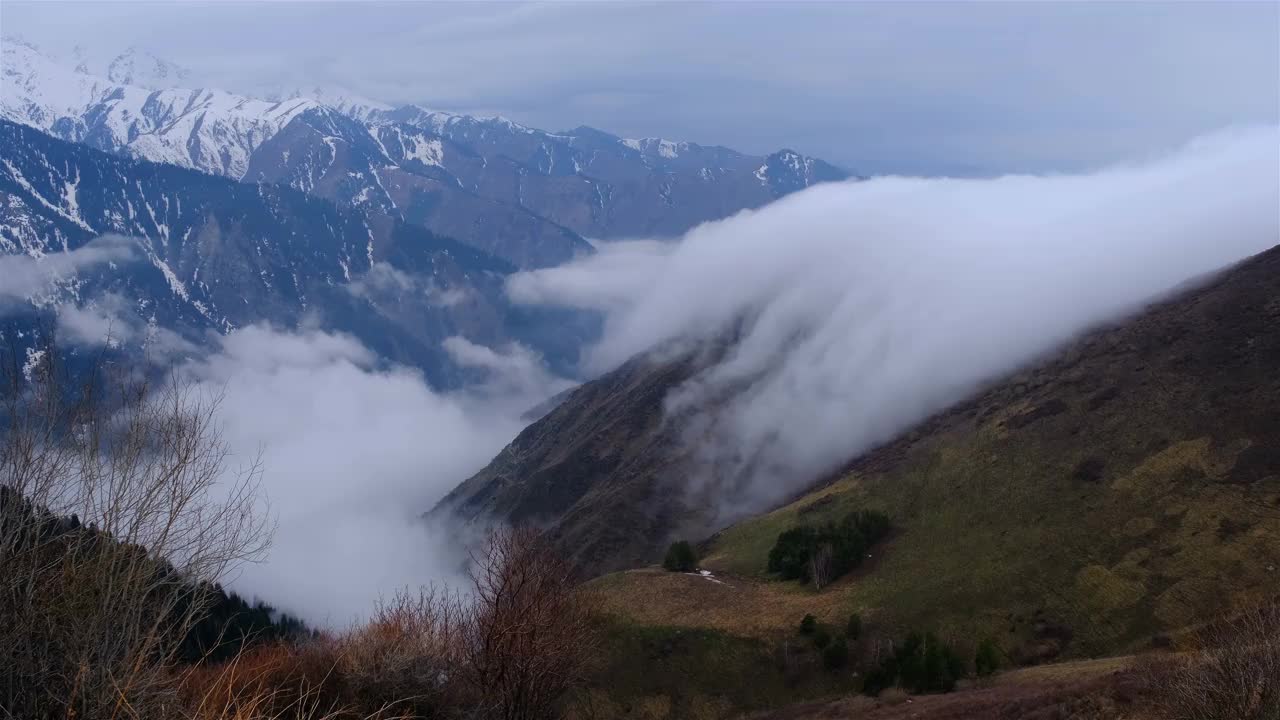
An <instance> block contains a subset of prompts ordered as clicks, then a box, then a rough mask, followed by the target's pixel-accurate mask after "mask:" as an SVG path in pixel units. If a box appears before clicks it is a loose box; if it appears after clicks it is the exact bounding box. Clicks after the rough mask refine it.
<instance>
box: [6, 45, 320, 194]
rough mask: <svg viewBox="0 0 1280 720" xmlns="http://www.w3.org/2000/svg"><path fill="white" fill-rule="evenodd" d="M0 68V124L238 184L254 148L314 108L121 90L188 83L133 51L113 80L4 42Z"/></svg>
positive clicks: (116, 63)
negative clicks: (174, 81) (165, 81)
mask: <svg viewBox="0 0 1280 720" xmlns="http://www.w3.org/2000/svg"><path fill="white" fill-rule="evenodd" d="M84 65H85V63H84V62H81V66H84ZM2 67H3V80H4V82H3V88H2V90H0V116H3V117H6V118H8V119H10V120H13V121H15V122H19V123H22V124H24V125H30V126H33V127H36V128H39V129H41V130H44V131H54V132H55V134H57V135H59V136H61V137H63V138H64V139H67V140H75V141H80V142H85V143H87V144H89V145H92V146H94V147H97V148H98V149H101V150H106V151H108V152H117V153H123V154H126V155H130V156H133V157H140V158H144V159H147V160H152V161H155V162H166V163H170V164H173V165H179V166H182V167H189V168H194V169H197V170H201V171H204V172H209V173H213V174H216V175H224V176H227V177H233V178H237V179H238V178H240V177H242V176H243V174H244V171H245V169H246V167H247V166H248V162H249V155H250V154H251V153H252V152H253V151H254V150H255V149H256V148H257V147H258V145H260V144H262V143H263V142H265V141H266V140H267V139H268V138H270V137H271V136H273V135H274V134H275V133H276V132H278V131H279V130H280V128H282V127H284V126H285V125H286V124H288V122H289V121H290V120H292V119H293V118H294V117H295V116H297V115H298V114H300V113H302V112H305V111H307V110H309V109H311V108H315V107H320V104H319V103H317V102H316V101H314V100H307V99H302V98H299V99H294V100H286V101H278V102H273V101H269V100H256V99H253V98H248V97H245V96H243V95H236V94H233V93H229V92H225V91H222V90H191V89H180V88H164V89H150V88H147V87H143V86H139V85H134V84H129V83H125V82H121V80H126V79H128V80H141V81H144V82H151V83H154V82H157V81H159V80H161V79H181V78H183V77H186V75H185V74H184V73H185V71H184V70H181V69H180V68H178V67H177V66H175V65H172V64H170V63H166V62H165V61H163V60H159V59H158V58H155V57H154V56H152V55H150V54H148V53H146V52H145V51H139V50H137V49H130V50H129V51H126V52H125V53H123V54H121V55H119V56H117V57H116V58H115V59H114V60H113V61H112V62H111V63H110V67H109V71H110V72H112V73H113V77H114V78H115V79H114V80H113V79H111V78H104V77H99V76H95V75H90V74H86V73H85V72H83V71H80V72H77V71H74V70H70V69H67V68H66V67H65V66H63V65H62V64H60V63H58V62H56V61H54V60H52V59H51V58H49V57H48V56H46V55H43V54H41V53H40V52H39V51H38V50H36V49H35V48H34V47H33V46H31V45H30V44H29V43H22V42H12V43H11V42H8V41H7V40H6V42H5V44H4V52H3V64H2ZM59 121H62V122H59ZM55 125H56V126H57V127H56V128H55Z"/></svg>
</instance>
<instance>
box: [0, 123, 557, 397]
mask: <svg viewBox="0 0 1280 720" xmlns="http://www.w3.org/2000/svg"><path fill="white" fill-rule="evenodd" d="M108 233H111V234H117V235H122V236H125V237H127V238H131V241H130V242H131V248H130V252H129V254H130V255H131V256H132V262H127V263H126V262H125V261H124V260H121V259H117V260H119V261H118V262H113V263H112V264H111V265H107V264H102V265H100V266H97V267H92V268H84V269H82V270H81V271H80V272H79V273H77V274H75V275H74V276H73V277H67V278H62V279H61V281H60V282H59V283H58V284H57V285H56V287H51V288H50V289H49V290H48V291H47V292H46V293H43V294H41V295H40V296H39V297H32V298H29V300H30V302H31V304H32V305H33V306H41V307H48V306H53V305H57V304H60V303H66V302H72V303H79V302H87V303H99V304H101V303H102V302H104V298H106V297H107V296H115V297H117V298H123V299H125V300H127V301H128V302H127V303H125V305H126V307H130V308H137V310H136V312H138V313H141V315H142V318H141V319H143V320H148V321H153V322H154V323H156V324H157V325H159V326H160V327H164V328H168V329H172V330H174V331H176V332H178V333H179V334H181V335H185V336H187V337H189V338H193V339H199V338H200V337H201V335H202V334H203V333H204V332H205V331H208V330H214V331H218V332H226V331H228V330H230V329H233V328H235V327H242V326H245V325H248V324H251V323H257V322H268V323H274V324H277V325H279V326H282V327H292V326H295V325H297V324H298V323H299V322H301V320H302V319H303V317H304V316H307V315H314V316H315V317H317V318H319V319H320V320H322V321H323V322H325V323H327V324H329V325H330V326H331V327H332V328H333V329H337V330H345V331H348V332H351V333H353V334H355V335H356V336H357V337H359V338H360V339H361V340H363V341H364V342H365V343H366V344H368V345H369V346H370V347H371V348H372V349H374V350H376V351H378V352H380V353H381V354H384V355H385V356H387V357H388V358H390V359H392V360H395V361H399V362H406V363H410V364H413V365H418V366H419V367H423V368H424V369H426V370H427V372H428V376H429V377H430V378H431V379H432V380H433V381H435V382H438V383H440V384H442V385H451V384H454V383H455V382H457V381H458V380H459V376H458V373H459V369H458V368H456V367H454V366H453V364H452V363H451V361H450V359H449V357H448V356H447V354H446V353H445V351H444V350H443V349H442V348H441V347H440V342H441V341H442V340H443V339H445V338H446V337H450V336H452V335H460V336H463V337H466V338H468V339H469V340H471V341H473V342H477V343H481V344H486V345H490V346H493V345H497V344H501V343H502V342H505V341H507V340H510V339H512V338H513V337H515V336H519V337H521V338H522V339H528V340H531V341H533V342H535V343H536V337H532V338H530V337H527V336H526V335H523V334H522V333H524V332H525V330H526V329H528V328H531V327H533V326H534V324H533V321H531V320H530V319H529V318H528V317H527V316H528V315H529V313H528V312H527V311H523V312H521V313H517V314H512V313H511V309H510V308H509V305H508V303H507V300H506V298H505V295H504V293H503V283H504V281H505V278H506V276H507V275H508V274H509V273H510V272H512V271H513V270H514V268H512V267H511V266H510V265H509V264H507V263H504V262H502V261H500V260H498V259H496V258H493V257H490V256H488V255H485V254H483V253H481V252H479V251H477V250H474V249H472V248H470V247H468V246H466V245H463V244H461V243H459V242H456V241H454V240H451V239H449V238H443V237H439V236H436V235H433V234H431V233H430V232H428V231H426V230H424V229H422V228H419V227H414V226H412V225H407V224H405V223H401V222H395V221H392V220H391V219H389V218H385V217H368V216H366V215H364V214H361V213H358V212H343V211H341V210H339V209H338V208H335V207H334V206H333V205H332V204H330V203H328V202H325V201H323V200H321V199H319V198H316V197H313V196H309V195H306V194H304V193H301V192H298V191H295V190H291V189H289V188H285V187H281V186H274V185H256V184H255V185H250V184H245V183H239V182H235V181H232V180H227V179H225V178H219V177H214V176H211V175H206V174H203V173H198V172H194V171H191V170H185V169H182V168H178V167H174V166H171V165H162V164H156V163H149V162H141V161H136V160H128V159H124V158H119V157H115V156H112V155H107V154H104V153H102V152H99V151H96V150H93V149H90V148H88V147H86V146H84V145H80V144H75V143H67V142H63V141H61V140H57V139H54V138H52V137H49V136H48V135H44V134H43V133H40V132H37V131H35V130H33V129H31V128H29V127H25V126H22V125H17V124H13V123H9V122H5V121H0V252H3V253H5V254H22V255H25V256H28V257H31V258H42V257H46V256H53V257H55V258H56V257H58V256H60V255H61V254H63V253H71V252H74V251H76V250H78V249H81V248H83V247H85V245H86V244H88V243H89V242H91V241H92V240H94V239H95V238H97V237H99V236H101V235H104V234H108ZM131 312H133V311H131ZM535 319H536V318H535ZM517 323H519V324H522V325H523V327H515V325H516V324H517ZM557 342H558V341H557Z"/></svg>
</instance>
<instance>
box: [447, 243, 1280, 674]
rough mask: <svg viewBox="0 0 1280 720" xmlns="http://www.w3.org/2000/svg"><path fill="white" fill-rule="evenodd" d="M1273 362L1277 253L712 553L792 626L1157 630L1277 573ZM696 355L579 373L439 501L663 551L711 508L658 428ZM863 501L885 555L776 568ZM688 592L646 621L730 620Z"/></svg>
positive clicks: (1278, 331) (1096, 636) (675, 424)
mask: <svg viewBox="0 0 1280 720" xmlns="http://www.w3.org/2000/svg"><path fill="white" fill-rule="evenodd" d="M1278 363H1280V249H1273V250H1270V251H1268V252H1266V253H1263V254H1261V255H1259V256H1257V257H1255V258H1252V259H1250V260H1247V261H1245V262H1244V263H1241V264H1240V265H1239V266H1237V267H1235V268H1232V269H1230V270H1228V271H1226V272H1224V273H1223V274H1221V275H1220V276H1219V277H1216V278H1214V279H1212V280H1209V281H1208V282H1207V284H1204V285H1203V286H1200V287H1197V288H1195V289H1191V290H1188V291H1186V292H1184V293H1182V294H1180V295H1179V296H1177V297H1175V298H1174V299H1171V300H1168V301H1165V302H1161V303H1158V304H1156V305H1153V306H1151V307H1150V308H1148V309H1147V310H1146V311H1144V312H1142V313H1141V314H1139V315H1137V316H1135V317H1132V318H1130V319H1128V320H1125V321H1122V322H1119V323H1117V324H1116V325H1115V326H1113V327H1109V328H1105V329H1100V330H1097V331H1095V332H1092V333H1090V334H1088V335H1086V336H1084V337H1083V338H1081V339H1080V340H1078V341H1077V342H1074V343H1072V344H1071V345H1070V346H1069V347H1067V348H1066V349H1065V350H1063V351H1062V352H1060V353H1058V354H1057V355H1056V356H1055V358H1054V359H1052V360H1049V361H1047V362H1045V363H1043V364H1040V365H1038V366H1036V367H1033V368H1030V369H1027V370H1025V371H1023V372H1020V373H1018V374H1016V375H1015V376H1013V377H1010V378H1007V379H1006V380H1003V381H1001V382H999V383H997V384H995V385H993V386H992V387H991V388H990V389H989V390H987V391H985V392H983V393H981V394H980V395H979V396H977V397H976V398H974V399H973V400H971V401H968V402H966V403H962V404H961V405H959V406H956V407H954V408H953V409H951V410H948V411H946V412H943V413H941V414H939V415H937V416H935V417H933V418H931V419H930V420H928V421H926V422H924V423H921V424H920V425H919V426H917V427H916V428H915V429H914V430H912V431H910V432H908V433H907V434H905V435H904V436H902V437H900V438H899V439H898V440H896V441H894V442H891V443H889V444H887V445H885V446H883V447H880V448H878V449H876V450H874V451H871V452H868V453H866V454H864V455H862V456H861V457H859V458H857V459H855V460H853V461H852V462H851V463H850V464H849V466H848V467H847V468H846V470H844V471H842V472H839V473H836V474H835V475H833V476H832V477H831V478H829V479H828V480H827V481H825V482H824V483H821V484H820V485H819V486H817V487H815V489H814V490H812V491H811V492H808V493H805V494H804V495H802V496H801V497H799V498H798V499H796V500H795V501H794V502H792V503H790V504H788V505H786V506H785V507H783V508H780V509H778V510H776V511H774V512H772V513H768V514H766V515H762V516H758V517H755V518H751V519H748V520H746V521H743V522H741V523H738V524H737V525H734V526H732V527H730V528H727V529H725V530H724V531H723V532H721V533H719V534H717V535H716V536H715V537H714V538H713V539H712V540H711V541H710V542H709V543H708V544H707V545H706V546H705V548H704V549H705V550H706V553H707V555H706V557H705V559H704V565H705V566H707V567H710V568H712V569H714V570H717V571H722V572H726V573H729V574H730V576H732V577H739V578H744V579H745V581H747V582H750V583H752V584H760V587H761V588H762V590H761V592H762V593H763V595H762V597H764V598H765V600H763V601H762V602H763V604H762V605H760V606H759V607H753V608H744V610H743V612H742V613H738V614H735V615H734V616H733V617H734V618H737V617H738V616H741V617H742V618H745V619H742V620H741V622H743V623H751V624H756V623H760V622H763V624H764V626H765V627H772V628H775V629H776V630H777V631H779V632H780V631H784V629H786V628H789V627H791V625H792V624H793V623H794V622H795V620H796V618H795V617H791V615H790V614H785V613H784V614H783V615H778V616H776V617H775V616H772V615H770V614H769V613H770V612H776V611H777V608H780V607H790V608H792V609H794V610H797V611H798V610H803V608H804V607H805V606H806V605H811V606H812V607H813V608H814V611H815V612H818V611H819V610H823V611H824V612H829V613H830V614H831V616H832V617H831V619H832V620H833V621H835V620H838V618H839V616H840V614H841V613H844V614H846V615H847V613H848V612H849V611H852V610H862V611H865V613H866V614H867V616H868V617H869V618H871V619H872V620H873V622H875V623H879V624H883V625H884V626H886V627H899V628H902V627H914V628H920V627H937V628H942V629H947V630H949V631H954V632H956V633H960V634H962V635H964V636H966V637H980V636H983V635H990V636H992V637H997V638H1000V639H1001V642H1002V645H1003V646H1004V647H1007V648H1010V651H1011V652H1014V653H1016V654H1017V655H1018V657H1019V658H1020V659H1023V660H1035V659H1043V658H1046V657H1052V656H1055V655H1058V654H1068V655H1082V654H1092V653H1102V652H1112V651H1115V650H1117V649H1121V648H1126V647H1131V646H1133V645H1135V644H1141V643H1143V642H1145V641H1146V640H1147V639H1149V638H1151V637H1152V636H1154V635H1157V634H1159V633H1165V632H1171V631H1175V630H1177V629H1179V628H1183V627H1186V626H1188V625H1191V624H1194V623H1195V622H1198V621H1200V620H1202V619H1204V618H1207V617H1211V616H1213V615H1214V614H1216V613H1218V612H1221V611H1223V610H1225V609H1226V608H1228V607H1229V606H1230V604H1231V603H1233V602H1239V601H1244V600H1247V599H1248V598H1250V597H1260V596H1262V595H1263V594H1265V593H1267V592H1271V591H1269V590H1268V588H1270V587H1274V579H1275V573H1276V572H1277V569H1276V568H1280V542H1277V539H1278V538H1280V434H1278V429H1280V410H1278V409H1277V408H1280V379H1278V378H1277V376H1276V374H1275V372H1274V368H1275V367H1277V366H1278ZM702 364H703V363H702V362H699V361H698V359H696V358H694V357H692V356H682V357H681V358H680V359H677V360H675V361H671V360H669V359H668V360H665V361H654V360H645V359H636V360H633V361H631V362H630V363H628V364H627V365H626V366H624V367H623V368H621V369H619V370H618V371H615V372H614V373H611V374H610V375H607V376H605V377H604V378H602V379H601V380H598V381H595V382H593V383H588V384H587V385H586V386H584V387H582V388H579V389H578V390H577V391H575V392H574V393H573V394H572V395H571V396H570V397H569V398H568V399H567V400H566V402H565V403H564V404H563V405H562V406H561V407H559V408H557V409H556V410H555V411H553V412H552V413H550V414H548V415H547V416H546V417H544V418H543V419H542V420H540V421H539V422H537V423H534V424H533V425H532V426H530V428H528V429H527V430H526V431H525V432H524V433H522V434H521V436H520V437H519V438H517V440H516V441H515V442H514V443H512V445H511V446H510V447H508V448H507V449H505V450H504V451H503V452H502V453H501V454H500V455H499V456H498V458H496V459H495V461H494V462H493V463H492V464H491V465H490V466H489V467H487V468H485V469H484V470H483V471H481V472H480V473H479V474H477V475H476V476H475V477H473V478H472V479H470V480H468V481H467V482H466V483H464V484H463V485H462V486H460V487H459V488H458V489H457V490H455V491H454V493H452V494H451V495H450V496H449V497H448V498H447V499H446V501H445V503H444V504H443V505H442V507H441V509H440V511H444V509H445V508H452V509H455V510H460V511H461V512H462V513H463V514H464V515H466V516H469V517H476V518H480V517H483V516H484V514H485V513H493V514H496V515H497V516H499V517H506V518H512V519H517V520H523V519H528V520H537V521H541V522H543V523H544V524H546V525H548V526H549V527H550V528H551V530H552V532H553V533H554V534H555V536H556V537H558V538H560V540H561V542H562V543H563V545H564V548H565V550H566V551H567V552H570V553H572V554H574V555H575V556H576V557H577V558H578V559H579V560H580V561H581V562H583V564H584V565H585V567H586V569H587V571H588V572H591V573H599V572H602V571H607V570H611V569H617V568H620V567H624V566H627V565H635V564H641V563H644V562H654V561H656V560H657V559H658V558H659V557H660V552H661V550H662V548H663V547H664V545H665V543H666V542H668V541H670V540H671V539H673V538H674V537H678V536H680V535H684V534H687V533H688V532H689V528H691V527H694V528H696V527H697V526H698V524H699V523H698V520H699V517H700V510H701V509H702V507H701V505H700V503H699V502H698V501H695V500H691V497H693V496H691V495H689V494H687V493H685V492H684V491H683V490H682V487H683V483H682V482H681V478H682V473H683V472H685V471H687V470H688V469H689V466H688V465H686V464H683V463H686V462H687V461H688V457H686V456H684V455H682V453H684V452H685V451H684V450H682V448H683V447H684V446H683V445H682V444H681V443H678V442H676V440H677V439H678V438H679V437H680V435H679V432H680V430H681V428H680V427H679V419H678V418H677V419H670V418H669V419H667V420H666V421H665V422H664V420H663V413H662V410H661V408H662V402H663V399H664V398H665V397H666V395H667V393H668V392H669V391H670V390H671V389H673V388H675V387H678V386H679V385H680V383H682V382H683V381H684V380H685V379H687V378H689V377H691V376H693V375H694V374H696V372H697V370H698V368H699V367H700V366H701V365H702ZM704 499H705V498H704ZM862 508H872V509H877V510H881V511H883V512H886V513H887V514H888V515H889V517H890V518H891V520H892V522H893V524H894V526H895V528H896V529H895V535H894V538H893V539H892V540H891V541H890V543H889V545H888V546H887V548H886V549H885V550H884V552H883V557H881V558H880V559H879V560H878V561H876V562H875V563H874V567H872V568H870V569H869V570H867V571H864V572H863V573H862V574H861V576H860V577H858V578H855V579H851V580H845V581H841V582H838V583H836V584H835V585H834V586H831V587H829V588H826V589H824V590H823V591H822V592H821V593H819V594H816V595H815V594H814V593H813V591H812V590H809V591H801V592H799V594H797V589H792V588H794V587H795V586H794V584H792V583H781V582H777V581H770V580H769V576H768V574H767V572H766V563H767V556H768V551H769V549H770V547H771V546H772V544H773V542H774V540H775V539H776V538H777V536H778V534H779V533H780V532H781V531H783V530H785V529H787V528H788V527H791V526H793V525H794V524H796V523H799V522H822V521H825V520H831V519H837V518H839V517H840V516H842V514H844V513H847V512H849V511H850V510H853V509H862ZM692 539H697V536H693V538H692ZM649 584H650V581H648V580H646V579H645V578H644V576H643V575H642V574H634V573H624V574H621V575H617V576H612V579H611V580H610V583H609V587H610V588H612V590H611V592H616V593H617V595H618V597H627V596H633V595H634V594H635V593H637V592H642V591H644V588H645V587H648V586H649ZM703 584H705V585H710V583H703ZM699 587H700V586H699ZM709 591H710V590H708V592H709ZM677 595H679V593H676V594H672V595H670V597H668V596H667V595H664V594H663V593H661V592H657V591H649V592H646V594H645V597H648V598H650V601H647V602H646V603H645V607H644V608H637V609H636V610H635V613H636V615H635V617H639V618H640V619H641V620H643V621H644V622H646V623H651V624H653V623H656V624H677V625H692V626H707V625H714V624H715V622H714V621H713V620H712V619H709V616H708V615H707V613H714V611H715V607H717V606H716V605H715V604H714V603H708V604H705V606H704V607H702V609H701V611H699V610H698V609H697V608H691V607H690V606H689V605H688V604H687V603H681V602H680V600H679V598H678V597H677ZM778 597H785V598H786V599H787V601H786V602H781V601H778V600H777V598H778ZM806 597H810V598H813V599H812V600H806V599H805V598H806ZM817 598H822V599H821V600H818V599H817ZM708 608H709V609H708ZM770 608H773V610H772V611H771V610H770ZM801 614H803V613H801ZM715 617H716V618H719V619H720V620H723V617H724V614H723V613H715ZM762 618H764V620H763V621H762V620H761V619H762ZM726 622H729V623H730V624H731V625H732V624H733V623H734V622H739V620H735V619H733V618H730V619H729V620H727V621H726ZM721 629H726V628H723V627H722V628H721ZM729 629H730V630H732V629H733V628H729Z"/></svg>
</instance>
